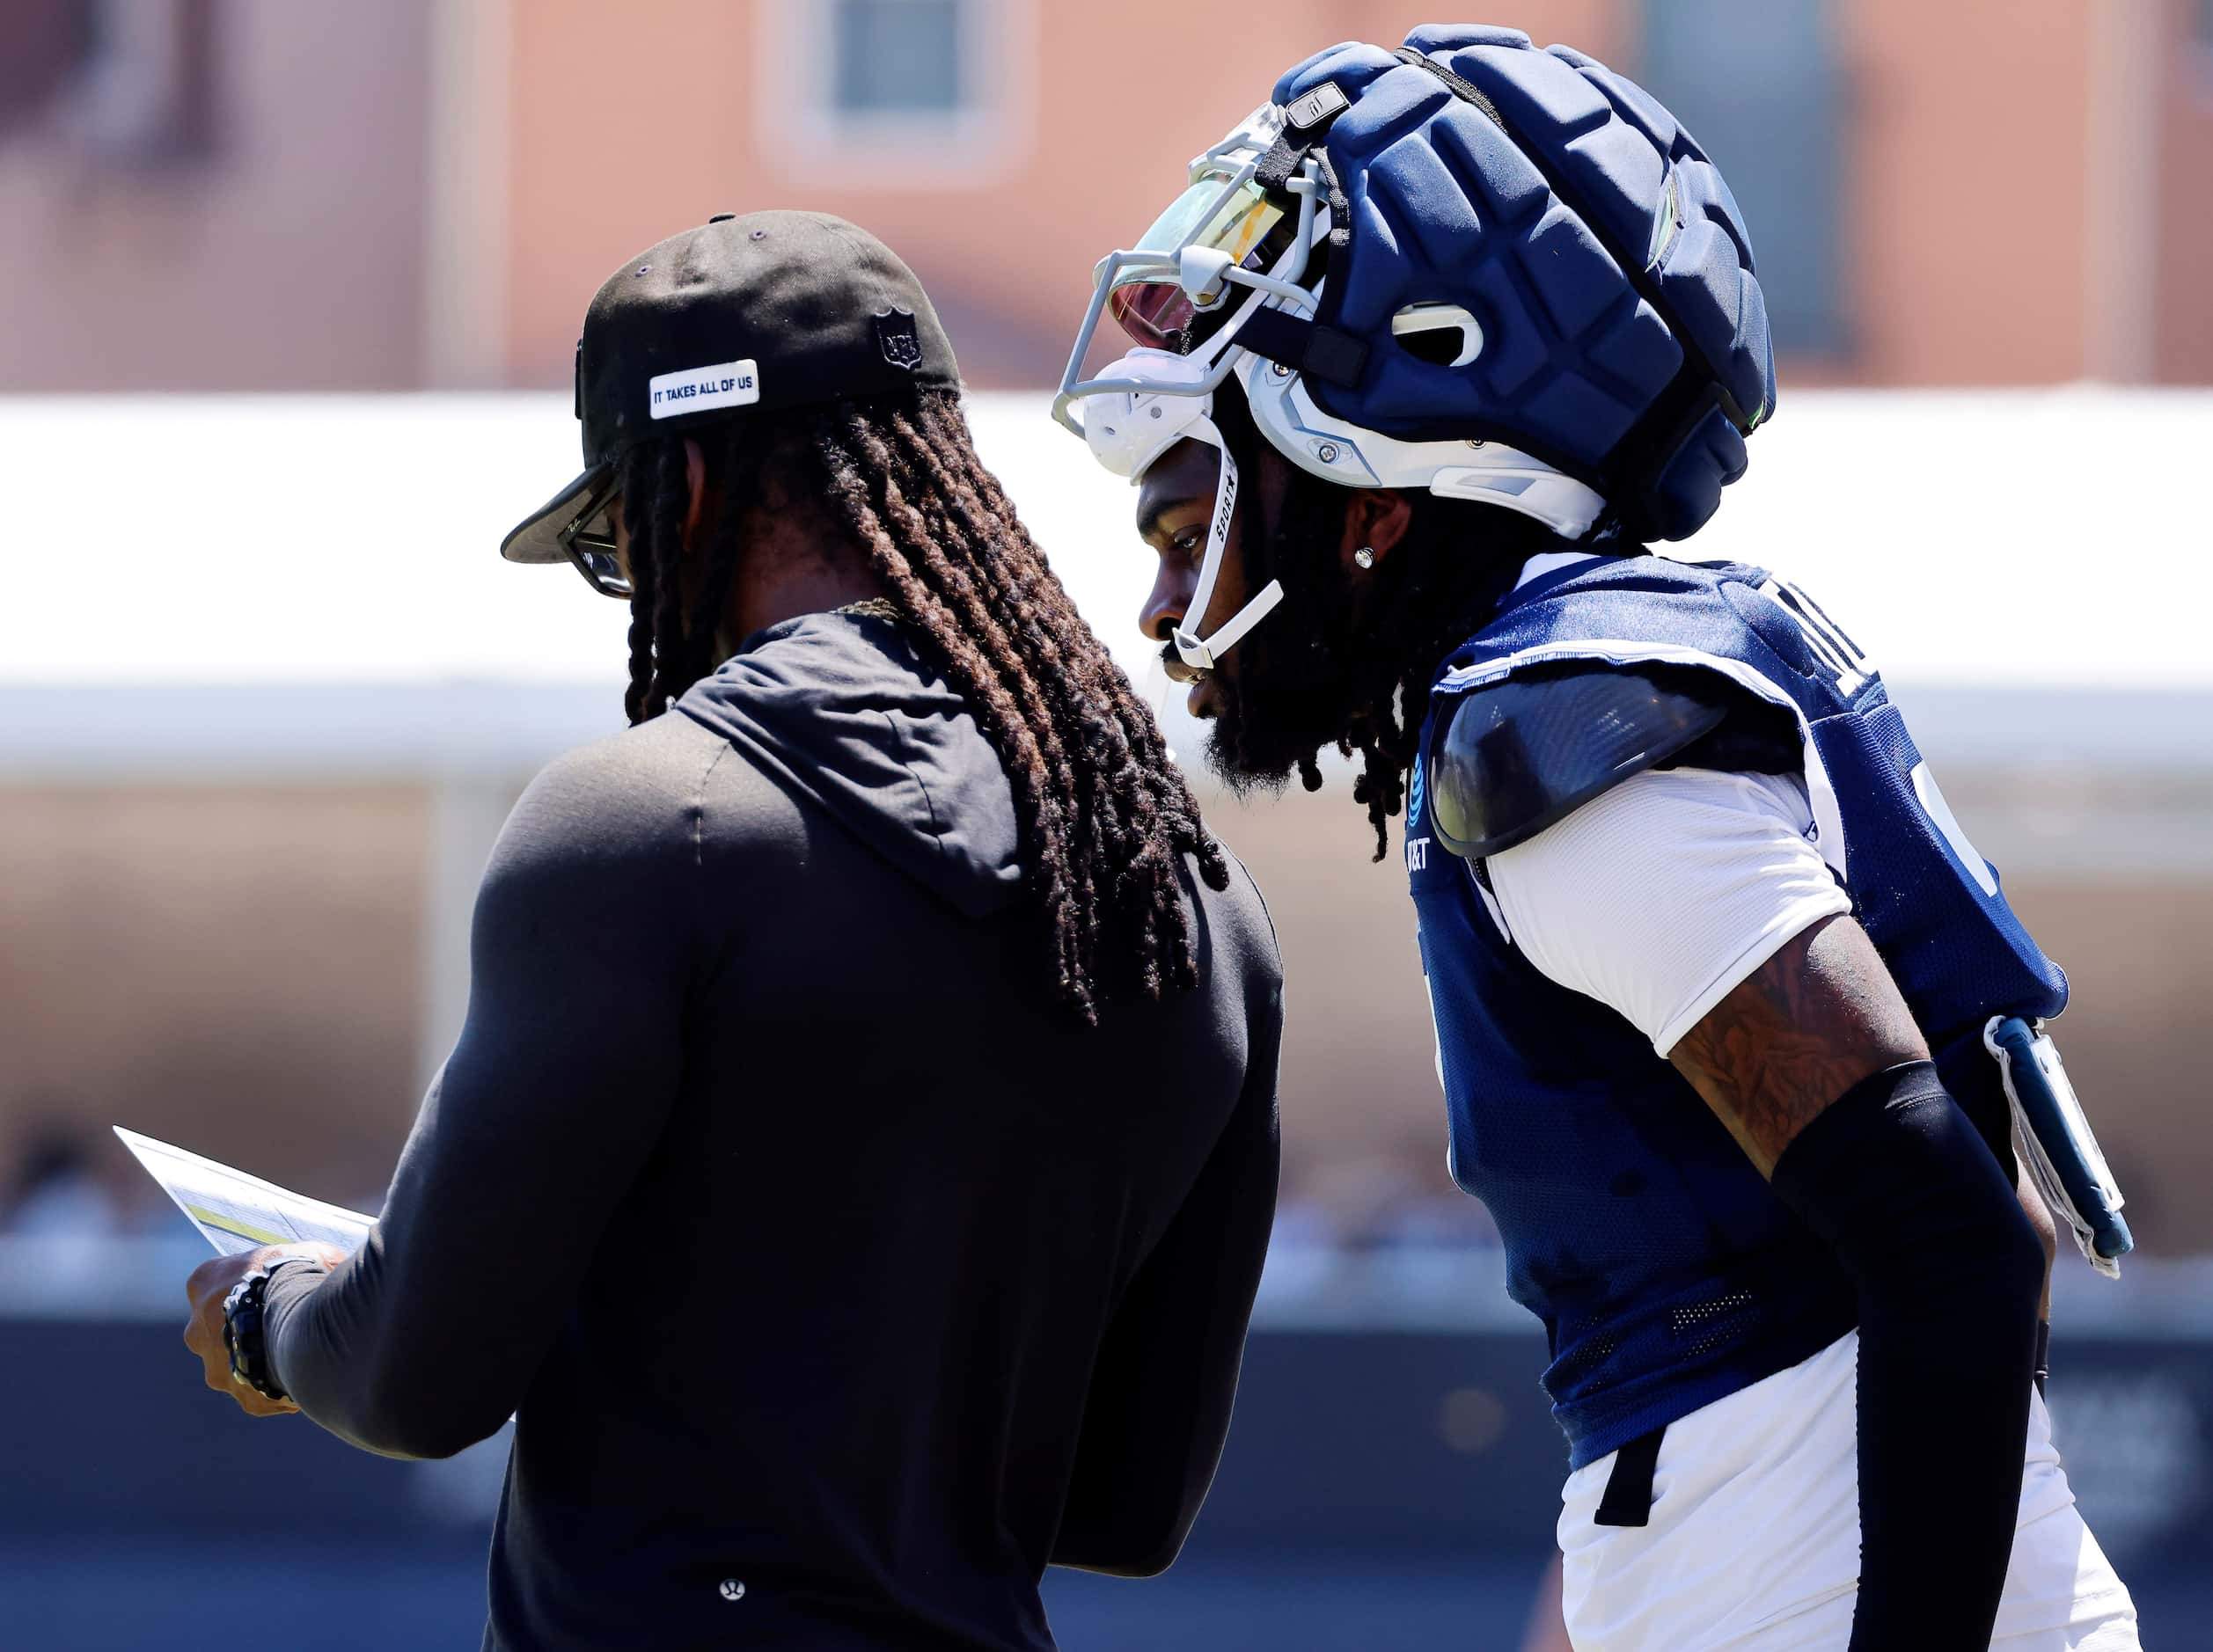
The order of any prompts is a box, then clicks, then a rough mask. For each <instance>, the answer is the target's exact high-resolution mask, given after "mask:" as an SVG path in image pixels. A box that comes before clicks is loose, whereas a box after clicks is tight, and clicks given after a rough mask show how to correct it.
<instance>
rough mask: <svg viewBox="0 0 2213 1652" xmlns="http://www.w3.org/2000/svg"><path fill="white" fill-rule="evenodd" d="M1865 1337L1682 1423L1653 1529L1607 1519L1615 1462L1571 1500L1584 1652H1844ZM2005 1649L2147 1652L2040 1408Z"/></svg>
mask: <svg viewBox="0 0 2213 1652" xmlns="http://www.w3.org/2000/svg"><path fill="white" fill-rule="evenodd" d="M1858 1358H1859V1334H1858V1332H1857V1331H1855V1332H1852V1333H1851V1334H1849V1335H1847V1336H1844V1337H1843V1338H1841V1339H1839V1340H1838V1341H1835V1342H1832V1343H1830V1344H1829V1346H1828V1347H1827V1348H1825V1349H1822V1350H1821V1352H1820V1353H1818V1354H1816V1355H1814V1356H1813V1358H1811V1359H1809V1360H1806V1361H1805V1362H1803V1363H1800V1364H1797V1365H1793V1366H1792V1367H1791V1368H1790V1369H1789V1370H1787V1371H1777V1373H1776V1374H1775V1375H1774V1376H1772V1377H1770V1378H1767V1379H1766V1380H1765V1381H1763V1382H1759V1383H1755V1384H1754V1385H1752V1386H1751V1387H1749V1388H1746V1389H1743V1390H1740V1392H1738V1393H1733V1394H1731V1395H1730V1396H1729V1397H1728V1398H1727V1399H1726V1400H1716V1401H1715V1402H1714V1403H1713V1404H1711V1405H1710V1406H1707V1407H1704V1409H1702V1410H1698V1411H1694V1412H1692V1413H1691V1414H1690V1415H1689V1416H1687V1417H1685V1418H1683V1419H1682V1421H1681V1422H1673V1423H1670V1424H1668V1426H1667V1433H1666V1435H1665V1436H1662V1438H1661V1441H1660V1461H1659V1466H1658V1467H1657V1469H1656V1470H1655V1471H1654V1473H1653V1475H1652V1523H1651V1524H1649V1525H1645V1526H1601V1525H1594V1524H1592V1519H1591V1517H1592V1516H1593V1515H1594V1514H1595V1513H1596V1512H1597V1509H1598V1503H1599V1499H1600V1497H1601V1495H1603V1494H1604V1493H1605V1490H1606V1480H1607V1476H1608V1474H1610V1473H1612V1472H1613V1469H1614V1459H1613V1458H1612V1457H1610V1456H1608V1457H1604V1458H1600V1459H1599V1460H1598V1461H1597V1462H1595V1463H1591V1464H1588V1465H1586V1466H1584V1467H1582V1468H1579V1469H1577V1470H1576V1471H1575V1473H1572V1475H1570V1476H1569V1477H1568V1481H1567V1485H1566V1487H1565V1488H1564V1489H1563V1491H1562V1492H1561V1502H1562V1504H1563V1507H1562V1509H1561V1513H1560V1526H1559V1537H1560V1552H1561V1554H1562V1555H1563V1556H1564V1571H1563V1604H1564V1608H1565V1611H1566V1616H1567V1628H1568V1638H1569V1639H1570V1641H1572V1642H1573V1643H1574V1646H1575V1648H1576V1652H1842V1649H1843V1647H1844V1645H1845V1643H1846V1641H1849V1640H1850V1637H1851V1623H1852V1602H1853V1599H1854V1597H1855V1595H1856V1593H1857V1591H1858V1586H1859V1466H1858V1448H1857V1442H1856V1437H1855V1436H1856V1433H1857V1424H1858V1414H1857V1409H1856V1407H1857V1403H1858V1393H1857V1388H1856V1380H1857V1371H1858ZM1990 1644H1991V1646H1992V1647H1993V1648H2001V1649H2002V1652H2138V1647H2137V1641H2136V1607H2135V1606H2134V1604H2131V1602H2130V1601H2129V1591H2128V1590H2127V1589H2126V1588H2125V1587H2123V1586H2122V1584H2121V1580H2120V1579H2119V1578H2118V1577H2116V1576H2115V1575H2114V1570H2113V1567H2112V1566H2111V1564H2110V1563H2108V1562H2107V1559H2106V1556H2105V1553H2104V1552H2103V1551H2102V1550H2100V1549H2099V1546H2098V1540H2097V1539H2095V1538H2093V1537H2092V1536H2091V1535H2090V1529H2089V1528H2088V1527H2087V1526H2085V1524H2083V1522H2082V1517H2081V1516H2080V1515H2078V1514H2077V1513H2076V1512H2075V1494H2074V1493H2073V1492H2072V1491H2070V1490H2069V1489H2068V1486H2067V1474H2066V1471H2065V1470H2064V1469H2063V1468H2062V1467H2061V1466H2060V1461H2059V1453H2058V1452H2057V1451H2055V1450H2054V1449H2053V1447H2052V1421H2051V1414H2050V1413H2049V1412H2048V1411H2046V1410H2045V1408H2044V1401H2043V1397H2042V1396H2041V1395H2038V1396H2037V1397H2036V1398H2035V1399H2034V1400H2033V1404H2032V1405H2031V1407H2030V1411H2029V1424H2028V1452H2027V1457H2026V1462H2025V1464H2024V1466H2023V1470H2022V1475H2021V1506H2020V1519H2019V1526H2018V1527H2017V1528H2016V1530H2015V1532H2014V1536H2013V1561H2012V1564H2011V1568H2009V1569H2008V1570H2007V1572H2006V1575H2005V1596H2004V1600H2003V1602H2002V1603H2001V1604H2000V1605H1999V1607H1998V1614H1997V1633H1996V1634H1995V1635H1994V1637H1993V1638H1992V1640H1991V1642H1990Z"/></svg>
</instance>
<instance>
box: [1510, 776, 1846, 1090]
mask: <svg viewBox="0 0 2213 1652" xmlns="http://www.w3.org/2000/svg"><path fill="white" fill-rule="evenodd" d="M1813 824H1814V814H1813V809H1812V808H1811V807H1810V806H1809V805H1808V804H1807V802H1806V786H1805V782H1804V781H1803V780H1801V779H1800V778H1799V777H1798V776H1796V775H1774V774H1725V773H1722V772H1719V771H1716V770H1712V769H1665V770H1662V769H1647V770H1646V771H1645V772H1644V773H1642V774H1638V775H1636V776H1633V777H1632V778H1630V779H1627V780H1624V781H1623V782H1622V784H1621V785H1619V786H1616V787H1614V788H1613V790H1611V791H1609V792H1607V793H1602V794H1601V795H1600V796H1598V797H1596V798H1594V799H1593V800H1591V801H1590V802H1588V803H1586V804H1584V805H1583V807H1582V808H1579V809H1577V810H1576V811H1575V812H1574V813H1573V814H1572V815H1569V816H1568V817H1567V818H1566V819H1565V820H1564V821H1561V822H1558V823H1557V825H1553V826H1549V827H1547V828H1546V829H1545V830H1543V831H1541V832H1539V833H1538V834H1537V835H1536V836H1535V837H1532V838H1530V839H1529V840H1528V842H1527V843H1523V844H1516V845H1515V846H1514V847H1513V848H1512V849H1508V850H1506V851H1505V852H1503V853H1500V854H1496V855H1493V856H1491V858H1490V859H1489V860H1488V861H1487V862H1486V863H1485V865H1486V867H1487V869H1488V871H1489V873H1490V876H1491V890H1492V893H1493V894H1494V895H1495V896H1496V897H1497V901H1498V906H1499V914H1500V916H1501V917H1503V918H1504V919H1505V922H1506V927H1507V929H1508V930H1509V931H1510V932H1512V934H1513V942H1514V945H1515V946H1517V947H1520V948H1521V951H1522V953H1523V954H1524V955H1525V956H1526V957H1528V960H1529V961H1530V962H1532V963H1533V964H1535V966H1536V967H1537V968H1538V969H1541V970H1543V972H1544V974H1545V975H1547V976H1550V977H1551V978H1552V979H1553V980H1554V981H1557V982H1558V983H1560V984H1561V985H1562V986H1564V987H1569V988H1572V990H1575V991H1578V992H1581V993H1584V994H1586V996H1588V997H1590V998H1596V999H1597V1000H1598V1001H1599V1002H1600V1003H1601V1004H1604V1005H1608V1007H1610V1008H1612V1009H1614V1010H1616V1011H1618V1012H1620V1013H1621V1014H1622V1015H1623V1016H1624V1017H1625V1018H1627V1020H1630V1022H1631V1023H1633V1024H1634V1025H1635V1026H1636V1027H1637V1028H1638V1031H1640V1032H1642V1033H1643V1034H1645V1036H1646V1037H1647V1038H1649V1039H1651V1040H1652V1048H1653V1049H1656V1050H1658V1051H1659V1052H1660V1054H1661V1055H1662V1056H1665V1055H1666V1054H1667V1052H1668V1051H1669V1050H1671V1049H1674V1046H1675V1041H1676V1040H1678V1039H1680V1038H1681V1037H1682V1035H1683V1034H1685V1033H1687V1032H1689V1030H1690V1029H1691V1028H1692V1027H1696V1025H1697V1024H1698V1022H1699V1020H1701V1019H1702V1018H1703V1017H1704V1015H1705V1013H1706V1012H1707V1011H1708V1010H1711V1008H1712V1007H1713V1006H1714V1005H1716V1004H1718V1003H1719V1002H1720V1001H1721V999H1722V998H1724V997H1726V995H1727V993H1728V992H1729V990H1730V989H1732V988H1733V987H1734V986H1735V985H1736V984H1737V983H1739V982H1740V981H1742V980H1743V979H1744V978H1745V977H1746V976H1748V975H1750V974H1751V973H1752V972H1753V971H1754V970H1755V969H1758V968H1759V967H1760V966H1761V965H1762V964H1763V963H1765V962H1766V961H1768V960H1769V959H1770V958H1771V957H1773V956H1774V955H1775V954H1776V953H1777V952H1778V951H1779V950H1781V948H1782V947H1783V945H1784V942H1785V941H1788V940H1789V939H1792V937H1793V936H1795V935H1798V934H1799V933H1801V932H1804V931H1805V930H1806V927H1807V926H1808V925H1811V924H1814V923H1815V922H1816V921H1818V920H1819V919H1821V918H1823V917H1828V916H1829V915H1830V914H1832V913H1836V912H1849V911H1850V910H1851V902H1850V900H1849V899H1848V898H1846V896H1845V894H1844V892H1843V889H1841V888H1838V887H1837V884H1836V879H1835V878H1834V877H1832V876H1831V875H1830V874H1829V870H1828V864H1827V863H1826V862H1825V861H1823V860H1822V859H1821V852H1820V851H1819V850H1817V849H1816V848H1814V844H1813V843H1812V841H1811V840H1810V839H1809V838H1808V837H1807V836H1806V834H1807V833H1808V832H1809V831H1811V830H1812V829H1813Z"/></svg>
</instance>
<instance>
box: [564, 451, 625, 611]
mask: <svg viewBox="0 0 2213 1652" xmlns="http://www.w3.org/2000/svg"><path fill="white" fill-rule="evenodd" d="M620 491H621V490H620V488H619V486H618V484H617V483H616V482H615V481H613V480H612V479H610V480H608V481H605V482H603V483H601V484H600V485H599V486H597V488H595V489H593V490H592V492H591V493H590V495H589V496H588V497H587V498H586V499H585V501H584V503H583V508H581V509H580V510H578V511H577V513H576V514H575V515H574V516H572V517H570V518H569V520H568V525H567V526H566V527H564V528H562V529H561V530H560V531H559V532H558V533H556V534H555V535H554V536H553V537H554V539H555V540H556V541H558V542H559V544H560V545H561V554H562V555H564V556H566V557H567V558H568V559H569V560H570V561H571V562H573V563H575V565H576V572H577V573H579V574H583V576H584V582H585V583H586V584H587V585H590V587H591V588H592V589H594V590H595V591H597V592H598V593H599V594H600V595H601V596H612V597H615V598H617V599H618V600H619V601H622V602H626V603H627V602H628V601H629V600H630V576H629V575H628V574H626V573H625V572H623V567H622V556H621V553H620V552H619V550H618V548H617V546H616V545H615V522H614V507H615V501H616V496H617V494H618V493H619V492H620Z"/></svg>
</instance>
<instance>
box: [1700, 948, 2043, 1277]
mask: <svg viewBox="0 0 2213 1652" xmlns="http://www.w3.org/2000/svg"><path fill="white" fill-rule="evenodd" d="M1928 1058H1929V1048H1928V1045H1927V1043H1926V1042H1924V1040H1923V1038H1922V1036H1921V1029H1920V1027H1917V1026H1916V1025H1915V1023H1914V1019H1913V1015H1912V1013H1911V1012H1909V1010H1908V1009H1907V1008H1906V1005H1905V1000H1904V999H1903V998H1900V997H1899V996H1898V989H1897V987H1896V986H1895V985H1894V984H1893V983H1892V982H1891V979H1890V971H1889V969H1887V967H1886V966H1885V965H1884V963H1883V961H1882V958H1881V956H1880V954H1878V953H1877V952H1876V951H1875V947H1874V943H1873V942H1872V941H1870V940H1869V939H1867V934H1866V932H1865V931H1864V930H1863V929H1861V928H1860V926H1859V925H1858V924H1856V923H1854V922H1853V921H1852V920H1851V919H1850V918H1844V917H1838V918H1830V919H1828V920H1826V921H1825V922H1822V923H1820V924H1816V925H1814V927H1813V928H1811V929H1809V930H1807V931H1806V932H1805V933H1804V934H1802V935H1800V936H1799V938H1798V939H1796V940H1793V941H1792V942H1790V943H1789V944H1788V945H1787V946H1785V947H1784V948H1783V949H1782V951H1780V952H1778V953H1777V954H1775V956H1774V957H1772V958H1770V959H1769V960H1768V961H1767V962H1766V963H1764V964H1762V965H1761V966H1760V968H1759V969H1756V970H1755V971H1754V972H1753V973H1752V974H1751V975H1750V976H1747V977H1746V978H1745V980H1744V981H1742V982H1741V983H1739V984H1738V986H1737V987H1736V989H1735V990H1733V991H1732V992H1730V993H1729V995H1728V996H1727V997H1726V998H1723V999H1722V1001H1721V1002H1720V1003H1719V1004H1718V1005H1715V1006H1714V1007H1713V1009H1712V1010H1711V1012H1709V1013H1708V1014H1707V1016H1706V1018H1705V1019H1704V1020H1702V1021H1700V1022H1699V1023H1698V1024H1697V1025H1696V1027H1692V1028H1691V1029H1690V1031H1689V1032H1688V1033H1686V1034H1683V1036H1682V1041H1681V1042H1678V1043H1677V1044H1676V1045H1675V1047H1674V1049H1672V1050H1671V1051H1669V1052H1668V1059H1669V1060H1671V1061H1673V1062H1674V1064H1675V1066H1676V1067H1677V1068H1678V1069H1679V1070H1680V1071H1682V1075H1683V1077H1684V1078H1688V1079H1689V1080H1690V1082H1691V1084H1692V1085H1694V1086H1695V1087H1696V1090H1697V1092H1698V1093H1699V1094H1700V1095H1702V1096H1704V1098H1705V1100H1706V1105H1707V1106H1708V1107H1711V1108H1712V1109H1713V1111H1714V1115H1715V1116H1716V1117H1717V1118H1718V1119H1719V1120H1720V1121H1721V1122H1722V1123H1724V1124H1726V1126H1728V1129H1729V1134H1730V1135H1732V1136H1733V1137H1736V1138H1737V1145H1738V1146H1740V1147H1741V1148H1743V1149H1744V1153H1745V1157H1746V1158H1748V1159H1750V1160H1751V1161H1752V1162H1753V1163H1754V1164H1755V1165H1756V1166H1759V1169H1760V1173H1761V1174H1762V1175H1763V1176H1772V1175H1773V1174H1774V1173H1775V1161H1776V1160H1777V1159H1780V1158H1781V1157H1782V1156H1783V1150H1784V1148H1786V1147H1788V1146H1789V1145H1790V1144H1791V1140H1792V1137H1795V1136H1796V1135H1797V1134H1798V1133H1799V1130H1801V1129H1804V1128H1805V1126H1806V1122H1808V1121H1809V1120H1811V1119H1812V1118H1813V1117H1814V1115H1815V1114H1817V1113H1819V1112H1820V1111H1821V1109H1822V1108H1823V1107H1827V1106H1828V1104H1829V1103H1830V1102H1831V1101H1833V1100H1836V1098H1837V1097H1838V1096H1840V1095H1842V1094H1843V1093H1844V1092H1845V1091H1847V1090H1849V1089H1850V1088H1851V1086H1852V1085H1855V1084H1857V1083H1858V1082H1859V1081H1860V1080H1861V1079H1862V1078H1866V1077H1867V1076H1868V1075H1869V1074H1870V1073H1876V1072H1880V1071H1882V1070H1883V1069H1884V1068H1886V1067H1894V1066H1896V1065H1898V1064H1900V1063H1901V1062H1908V1061H1926V1060H1927V1059H1928ZM2014 1195H2015V1197H2016V1198H2017V1199H2019V1202H2020V1206H2021V1210H2022V1213H2023V1214H2024V1215H2026V1217H2028V1221H2029V1225H2030V1226H2031V1227H2033V1229H2035V1231H2036V1239H2037V1243H2038V1244H2039V1245H2040V1246H2042V1248H2043V1252H2044V1289H2043V1292H2042V1299H2041V1303H2040V1304H2039V1312H2040V1316H2041V1318H2044V1319H2049V1318H2050V1317H2051V1306H2052V1287H2051V1264H2052V1259H2053V1258H2054V1256H2055V1255H2056V1254H2057V1253H2058V1245H2059V1240H2058V1230H2057V1229H2056V1227H2055V1225H2054V1224H2053V1221H2052V1213H2051V1211H2050V1210H2048V1209H2047V1208H2046V1207H2045V1204H2044V1201H2043V1198H2042V1196H2041V1195H2040V1194H2038V1192H2037V1191H2036V1187H2035V1184H2034V1183H2033V1182H2032V1181H2030V1180H2029V1179H2028V1173H2027V1172H2026V1170H2023V1171H2022V1172H2021V1173H2020V1175H2019V1178H2018V1180H2017V1181H2016V1184H2015V1188H2014Z"/></svg>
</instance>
